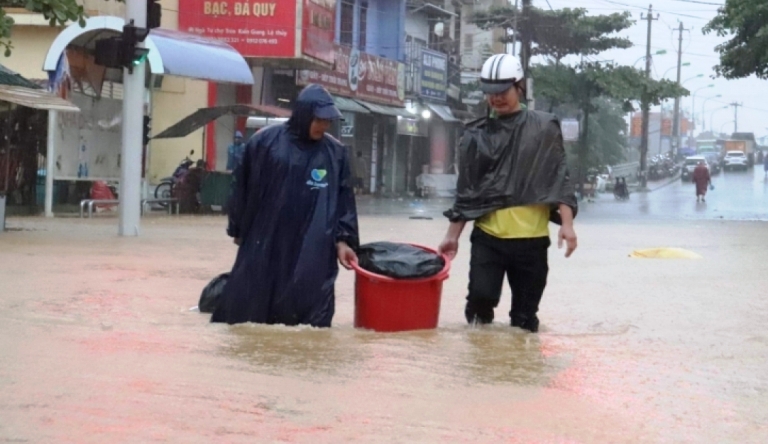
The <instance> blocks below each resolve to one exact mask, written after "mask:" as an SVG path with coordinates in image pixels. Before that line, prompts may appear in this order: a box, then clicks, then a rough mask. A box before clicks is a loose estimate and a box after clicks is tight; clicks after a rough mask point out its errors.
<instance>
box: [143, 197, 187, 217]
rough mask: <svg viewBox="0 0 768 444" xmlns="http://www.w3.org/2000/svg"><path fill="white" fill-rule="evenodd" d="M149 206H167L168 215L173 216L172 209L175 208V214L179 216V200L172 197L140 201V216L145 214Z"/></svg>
mask: <svg viewBox="0 0 768 444" xmlns="http://www.w3.org/2000/svg"><path fill="white" fill-rule="evenodd" d="M151 204H168V214H173V208H174V207H176V214H179V199H176V198H174V197H169V198H162V199H142V201H141V214H144V213H145V212H146V208H147V205H151Z"/></svg>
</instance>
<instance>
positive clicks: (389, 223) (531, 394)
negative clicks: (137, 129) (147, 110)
mask: <svg viewBox="0 0 768 444" xmlns="http://www.w3.org/2000/svg"><path fill="white" fill-rule="evenodd" d="M225 224H226V219H225V218H223V217H183V216H182V217H164V216H158V217H152V218H145V219H144V220H143V233H142V236H141V237H139V238H118V237H116V235H115V233H116V220H115V219H114V218H101V219H94V220H77V219H54V220H44V219H39V218H11V219H10V220H9V227H10V228H11V229H12V231H10V232H7V233H5V235H3V236H0V302H2V307H3V310H2V311H0V390H2V393H3V396H2V397H0V441H2V442H30V443H43V442H55V443H70V442H71V443H107V442H108V443H136V442H142V443H154V442H158V443H159V442H184V443H210V442H227V443H229V442H232V443H239V442H243V443H253V442H280V443H283V442H291V443H293V442H297V443H299V442H301V443H303V442H308V443H309V442H312V443H338V442H365V443H371V442H373V443H377V442H381V443H391V442H438V441H442V442H520V443H523V442H595V443H596V442H617V443H618V442H627V443H638V442H683V441H687V442H756V443H757V442H768V428H766V427H765V424H768V411H766V410H765V408H764V403H765V398H764V395H765V393H767V392H768V364H767V363H766V361H765V359H764V357H765V356H768V336H767V335H766V334H765V333H764V324H765V319H766V316H768V299H766V298H765V297H764V293H765V291H764V290H765V272H764V268H765V264H766V263H768V250H766V249H765V247H764V246H765V245H766V244H768V230H766V229H765V225H764V224H761V223H729V222H696V223H694V224H691V223H671V222H669V223H667V222H648V221H646V222H644V223H638V224H633V225H628V224H607V223H599V222H596V221H589V220H586V221H584V222H583V223H582V222H577V230H578V234H579V238H580V249H579V251H578V252H577V253H576V255H575V256H574V257H573V258H572V259H569V260H565V259H564V258H563V257H562V252H561V251H558V250H557V249H556V248H553V249H552V251H551V254H550V258H551V264H550V267H551V274H550V279H549V287H548V289H547V293H546V294H545V296H544V299H543V302H542V306H541V312H540V317H541V320H542V325H543V327H542V332H541V333H540V334H538V335H529V334H525V333H522V332H520V331H516V330H515V329H511V328H509V327H507V326H506V322H507V319H508V316H507V314H506V312H507V311H508V309H509V304H510V299H509V294H508V290H506V289H505V291H504V297H503V299H502V303H501V306H500V307H499V309H498V310H497V311H496V316H497V323H496V324H495V325H494V326H493V327H489V328H486V329H479V330H478V329H471V328H468V327H467V326H466V325H465V322H464V320H463V301H464V295H465V288H466V285H467V275H468V262H469V249H470V248H469V247H470V246H469V243H468V242H467V237H466V235H465V238H464V241H463V244H462V245H461V250H460V255H459V257H458V258H457V260H456V261H455V262H454V263H453V268H452V271H451V278H450V280H449V281H447V282H446V284H445V288H444V291H443V302H442V308H441V314H440V328H439V329H438V330H436V331H432V332H417V333H403V334H394V335H379V334H374V333H369V332H363V331H356V330H355V329H353V328H352V324H353V315H354V295H353V285H354V277H353V275H352V274H350V273H347V272H342V273H341V275H340V278H339V281H338V283H337V304H336V313H337V314H336V317H335V319H334V325H335V326H334V328H333V329H331V330H314V329H306V328H293V329H288V328H280V327H257V326H237V327H228V326H222V325H211V324H209V323H208V317H207V316H206V315H202V314H199V313H195V312H192V311H190V307H193V306H195V305H196V304H197V298H198V296H199V294H200V291H201V289H202V288H203V286H204V285H205V284H206V283H207V282H208V280H210V279H211V278H212V277H214V276H215V275H217V274H219V273H221V272H223V271H227V270H228V269H229V268H230V267H231V265H232V262H233V259H234V255H235V246H234V245H233V244H232V243H231V241H230V240H229V239H228V238H226V236H225V234H224V230H225ZM361 227H362V232H363V236H364V237H363V240H364V241H376V240H394V241H403V242H415V243H420V244H425V245H431V246H434V245H437V244H438V243H439V241H440V240H441V238H442V236H443V234H444V231H445V229H446V222H445V220H443V219H435V220H411V219H408V218H407V217H397V218H393V217H390V216H388V215H384V216H364V217H362V218H361ZM467 234H468V233H467ZM657 246H676V247H682V248H688V249H691V250H692V251H695V252H697V253H699V254H701V255H702V256H703V259H702V260H699V261H652V260H635V259H629V258H628V257H627V255H628V254H629V253H630V252H631V251H632V250H633V249H635V248H648V247H657Z"/></svg>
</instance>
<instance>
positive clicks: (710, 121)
mask: <svg viewBox="0 0 768 444" xmlns="http://www.w3.org/2000/svg"><path fill="white" fill-rule="evenodd" d="M727 108H730V106H728V105H725V106H723V107H720V108H717V109H716V110H714V111H712V114H710V115H709V129H710V130H712V131H714V129H715V126H714V124H713V123H712V119H714V117H715V114H716V113H717V112H718V111H722V110H724V109H727Z"/></svg>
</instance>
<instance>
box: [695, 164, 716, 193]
mask: <svg viewBox="0 0 768 444" xmlns="http://www.w3.org/2000/svg"><path fill="white" fill-rule="evenodd" d="M711 182H712V179H711V178H710V176H709V168H707V163H706V162H705V161H703V160H702V161H701V162H699V164H698V165H696V168H694V170H693V183H695V184H696V202H706V199H705V197H706V195H707V187H708V186H709V184H710V183H711Z"/></svg>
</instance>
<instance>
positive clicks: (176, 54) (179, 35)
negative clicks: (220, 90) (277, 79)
mask: <svg viewBox="0 0 768 444" xmlns="http://www.w3.org/2000/svg"><path fill="white" fill-rule="evenodd" d="M147 41H148V43H147V47H150V51H151V50H152V48H151V45H152V44H154V46H155V47H156V48H157V51H158V52H159V53H160V58H161V59H162V63H163V73H164V74H167V75H171V76H181V77H191V78H193V79H202V80H211V81H214V82H229V83H242V84H247V85H252V84H253V73H252V72H251V68H250V67H248V63H247V62H246V61H245V59H244V58H243V56H242V55H240V53H239V52H237V51H236V50H235V49H234V48H233V47H231V46H229V45H228V44H226V43H223V42H220V41H218V40H213V39H207V38H203V37H200V36H197V35H195V34H189V33H186V32H179V31H172V30H170V29H163V28H156V29H153V30H152V31H150V33H149V38H148V39H147Z"/></svg>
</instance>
